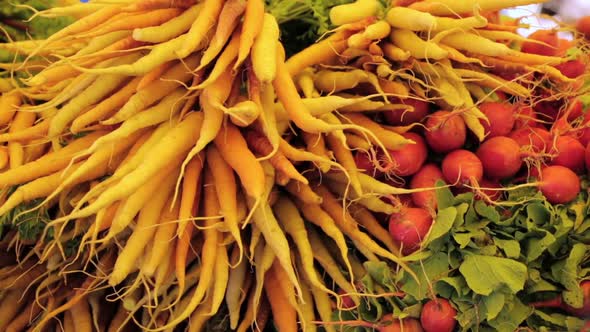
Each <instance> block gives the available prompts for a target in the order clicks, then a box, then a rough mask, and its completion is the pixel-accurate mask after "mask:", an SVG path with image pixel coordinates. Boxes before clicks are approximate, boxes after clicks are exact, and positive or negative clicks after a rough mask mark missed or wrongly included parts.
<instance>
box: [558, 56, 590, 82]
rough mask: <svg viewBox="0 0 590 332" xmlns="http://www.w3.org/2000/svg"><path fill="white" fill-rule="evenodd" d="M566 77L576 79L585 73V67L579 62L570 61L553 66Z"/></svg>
mask: <svg viewBox="0 0 590 332" xmlns="http://www.w3.org/2000/svg"><path fill="white" fill-rule="evenodd" d="M555 68H557V69H559V71H560V72H561V73H562V74H563V75H564V76H566V77H569V78H576V77H578V76H581V75H582V74H584V72H585V71H586V65H585V64H584V63H583V62H582V61H580V60H570V61H567V62H564V63H562V64H559V65H557V66H555Z"/></svg>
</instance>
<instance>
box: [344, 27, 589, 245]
mask: <svg viewBox="0 0 590 332" xmlns="http://www.w3.org/2000/svg"><path fill="white" fill-rule="evenodd" d="M530 38H532V39H537V40H538V41H541V42H543V43H545V44H540V43H531V42H527V43H524V45H523V47H522V49H523V51H525V52H528V53H534V54H539V55H547V56H555V55H562V54H564V52H566V51H567V49H568V48H569V47H570V46H571V43H570V42H568V41H567V40H563V39H560V38H558V36H557V34H556V33H555V32H553V31H548V30H539V31H537V32H536V33H534V34H533V35H531V36H530ZM556 68H557V69H558V70H560V71H561V72H562V74H563V75H565V76H568V77H570V78H576V77H579V76H581V75H582V74H583V73H584V72H585V69H586V65H585V63H584V62H583V61H582V60H581V59H572V60H570V61H568V62H566V63H563V64H561V65H558V66H556ZM495 73H496V74H498V75H500V76H503V77H510V78H513V77H515V76H516V75H518V74H519V73H518V72H495ZM529 75H534V74H533V73H531V74H529ZM570 85H571V89H572V96H573V97H567V96H558V97H553V96H552V94H551V92H550V90H548V88H544V87H543V88H542V87H540V86H541V85H539V87H534V89H533V91H534V93H535V95H534V96H533V97H532V98H531V99H530V100H527V101H517V100H512V99H510V98H509V97H508V96H506V95H505V94H503V93H500V92H497V93H492V95H493V96H495V99H494V100H495V101H484V102H481V103H479V104H478V107H479V109H480V110H481V111H482V113H483V114H485V115H486V117H487V121H481V123H482V125H483V127H484V128H485V134H486V136H485V139H484V140H483V141H482V142H477V139H475V137H472V134H471V133H470V132H469V131H468V130H467V126H466V124H465V121H464V118H463V116H462V114H461V110H456V111H453V112H451V111H448V110H444V109H441V108H440V107H437V105H436V104H434V103H428V102H425V101H422V100H417V99H404V100H397V101H395V102H399V103H403V104H406V105H408V106H411V108H412V109H413V110H412V111H407V112H399V111H391V112H385V113H383V114H382V120H383V122H384V123H385V124H387V125H392V126H409V125H413V124H414V125H415V124H418V123H419V124H420V125H416V126H414V127H413V128H414V129H413V130H411V131H410V132H407V133H404V134H403V136H404V137H405V138H408V139H411V140H413V141H414V144H408V145H406V146H404V147H403V148H402V149H400V150H396V151H387V152H378V153H377V154H376V155H377V157H376V160H375V159H373V158H372V157H371V154H369V153H366V152H357V153H356V156H355V159H356V162H357V166H358V168H359V169H361V170H363V171H365V172H367V173H368V174H372V175H373V176H374V177H376V178H379V179H382V180H384V181H389V182H391V181H394V183H396V184H399V183H405V184H406V186H407V187H409V188H410V189H418V188H433V187H435V184H436V182H437V181H438V180H443V181H444V182H446V183H447V184H448V185H451V186H452V188H453V191H454V192H455V193H461V192H465V191H473V192H474V193H475V195H476V197H477V198H479V199H484V200H485V201H487V202H490V203H491V202H493V201H499V200H501V199H502V196H503V195H502V192H503V190H510V188H511V187H513V185H521V186H522V185H525V186H536V187H537V188H538V189H539V191H540V192H541V193H542V194H543V195H544V196H545V198H546V199H547V201H548V202H550V203H552V204H565V203H568V202H571V201H572V200H574V199H575V198H576V196H577V195H578V194H579V192H580V178H579V176H580V175H583V174H584V173H586V169H587V168H590V145H589V143H590V112H585V110H584V105H583V103H582V102H581V100H580V99H579V98H577V97H576V96H575V90H576V86H577V85H579V84H578V83H577V81H576V82H575V83H571V84H570ZM385 153H387V154H389V156H387V155H385ZM387 157H389V158H387ZM384 169H387V170H388V171H387V172H386V174H385V173H384V172H383V170H384ZM400 201H402V202H404V206H403V208H402V210H401V211H400V212H399V213H396V214H394V215H391V216H390V218H389V230H390V233H391V235H392V237H393V238H394V240H395V241H397V242H398V243H399V244H400V245H401V246H402V252H403V253H404V254H406V255H407V254H410V253H412V252H414V251H415V250H417V249H418V248H419V247H420V242H421V240H422V239H423V238H424V237H425V236H426V234H427V233H428V231H429V229H430V226H431V224H432V220H433V219H432V216H434V215H435V214H436V206H437V203H436V199H435V195H434V190H429V191H422V192H415V193H413V194H412V195H411V197H409V199H408V198H407V197H406V198H403V199H400Z"/></svg>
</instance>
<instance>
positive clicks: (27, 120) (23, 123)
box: [8, 111, 37, 169]
mask: <svg viewBox="0 0 590 332" xmlns="http://www.w3.org/2000/svg"><path fill="white" fill-rule="evenodd" d="M35 119H37V114H36V113H33V112H26V111H20V112H17V113H16V116H15V117H14V120H13V121H12V123H11V124H10V129H9V130H8V133H9V134H15V133H18V132H20V131H23V130H26V129H28V128H30V127H31V126H32V125H33V124H34V123H35ZM24 153H25V150H24V147H23V144H22V143H20V142H15V141H11V142H8V159H9V162H10V168H11V169H14V168H17V167H19V166H21V165H23V163H24V159H25V155H24Z"/></svg>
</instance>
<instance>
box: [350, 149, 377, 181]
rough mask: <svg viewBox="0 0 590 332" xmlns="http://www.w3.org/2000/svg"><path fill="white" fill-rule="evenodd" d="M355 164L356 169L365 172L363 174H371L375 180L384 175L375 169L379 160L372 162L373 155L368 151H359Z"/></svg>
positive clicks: (355, 156) (356, 154) (355, 155)
mask: <svg viewBox="0 0 590 332" xmlns="http://www.w3.org/2000/svg"><path fill="white" fill-rule="evenodd" d="M354 162H355V164H356V167H357V168H358V169H359V170H361V171H363V173H366V174H369V175H371V176H372V177H374V178H377V177H380V176H381V175H382V173H381V172H380V171H379V170H378V169H377V168H376V167H375V163H376V162H377V160H372V159H371V155H370V154H369V153H368V152H366V151H357V152H356V153H355V154H354Z"/></svg>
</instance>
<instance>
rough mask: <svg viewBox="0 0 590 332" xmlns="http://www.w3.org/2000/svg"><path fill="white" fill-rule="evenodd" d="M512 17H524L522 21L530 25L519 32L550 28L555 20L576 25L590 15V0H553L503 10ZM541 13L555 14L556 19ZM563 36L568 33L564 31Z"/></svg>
mask: <svg viewBox="0 0 590 332" xmlns="http://www.w3.org/2000/svg"><path fill="white" fill-rule="evenodd" d="M502 14H503V15H506V16H510V17H514V18H517V17H524V18H523V19H522V23H525V24H528V25H530V28H529V29H520V31H519V33H521V34H523V35H529V34H531V33H533V32H534V31H536V30H539V29H550V28H552V27H554V26H555V25H556V23H555V20H559V21H562V22H565V23H569V24H572V25H574V24H575V23H576V21H577V20H578V19H580V18H581V17H583V16H587V15H590V0H552V1H548V2H546V3H544V4H537V5H528V6H521V7H515V8H512V9H507V10H504V11H502ZM539 14H545V15H549V16H553V18H554V19H550V18H542V17H539V16H538V15H539ZM561 37H562V38H567V37H568V34H567V33H563V35H562V36H561Z"/></svg>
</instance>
